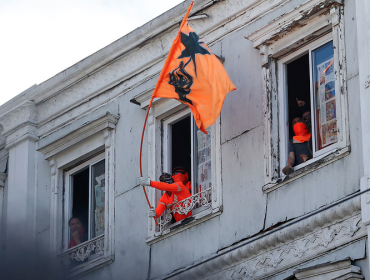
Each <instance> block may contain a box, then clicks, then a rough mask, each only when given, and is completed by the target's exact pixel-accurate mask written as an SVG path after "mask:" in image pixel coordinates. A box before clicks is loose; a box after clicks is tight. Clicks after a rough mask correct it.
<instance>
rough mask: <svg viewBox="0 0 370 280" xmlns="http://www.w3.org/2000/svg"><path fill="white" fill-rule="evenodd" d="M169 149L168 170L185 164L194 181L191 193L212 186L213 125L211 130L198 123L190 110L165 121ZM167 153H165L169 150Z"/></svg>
mask: <svg viewBox="0 0 370 280" xmlns="http://www.w3.org/2000/svg"><path fill="white" fill-rule="evenodd" d="M163 128H164V135H166V136H167V137H165V138H164V139H165V141H164V143H163V147H164V149H165V150H166V152H165V153H166V154H167V157H166V160H167V162H165V165H164V166H166V170H168V172H171V170H172V169H173V168H174V167H177V166H183V167H185V168H186V170H188V173H189V178H190V180H191V183H192V189H191V193H192V194H196V193H199V192H202V191H204V190H206V189H209V188H212V147H211V141H212V140H211V139H212V138H211V134H212V131H211V127H209V128H208V129H207V132H208V134H205V133H203V132H201V131H200V130H199V129H198V127H197V126H196V125H195V121H194V118H193V116H192V115H191V113H190V111H189V110H186V111H184V112H181V113H179V114H176V115H174V116H172V117H170V118H168V119H166V120H164V121H163ZM165 153H164V154H165Z"/></svg>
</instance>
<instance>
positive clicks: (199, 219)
mask: <svg viewBox="0 0 370 280" xmlns="http://www.w3.org/2000/svg"><path fill="white" fill-rule="evenodd" d="M221 213H222V206H220V207H217V208H215V209H212V208H211V207H209V208H206V209H204V210H203V211H201V212H199V213H197V214H195V215H193V216H192V217H189V218H187V219H185V220H182V221H180V222H177V223H174V224H173V225H171V227H170V228H169V229H168V230H166V231H164V232H163V233H159V232H158V233H155V234H154V235H152V236H149V237H148V238H147V239H146V243H148V245H151V244H154V243H157V242H159V241H161V240H163V239H166V238H168V237H170V236H172V235H175V234H177V233H179V232H182V231H184V230H186V229H188V228H191V227H193V226H196V225H198V224H200V223H203V222H204V221H206V220H209V219H212V218H214V217H216V216H218V215H220V214H221Z"/></svg>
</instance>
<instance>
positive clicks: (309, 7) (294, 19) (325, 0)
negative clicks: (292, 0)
mask: <svg viewBox="0 0 370 280" xmlns="http://www.w3.org/2000/svg"><path fill="white" fill-rule="evenodd" d="M333 4H340V5H342V4H343V0H310V1H307V2H306V3H304V4H303V5H301V6H299V7H295V8H294V9H293V10H291V11H290V12H289V13H285V14H284V15H282V16H281V17H279V18H277V19H275V20H274V21H273V22H269V23H268V24H267V25H265V26H263V27H261V28H259V29H257V30H256V31H255V32H253V33H251V34H248V35H246V36H245V38H246V39H248V40H250V41H252V42H253V46H254V47H255V48H260V47H261V45H263V44H267V45H269V44H270V43H271V42H274V40H275V37H276V36H279V37H282V36H283V35H284V34H286V33H287V32H289V31H290V30H292V29H294V28H297V27H303V26H305V25H306V23H307V21H309V20H310V19H312V18H314V17H317V16H319V15H321V14H323V13H325V12H328V11H329V10H330V7H331V6H332V5H333Z"/></svg>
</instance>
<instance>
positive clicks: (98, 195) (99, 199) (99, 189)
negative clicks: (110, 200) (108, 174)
mask: <svg viewBox="0 0 370 280" xmlns="http://www.w3.org/2000/svg"><path fill="white" fill-rule="evenodd" d="M95 180H96V181H97V182H98V184H97V185H95V187H94V189H95V207H96V208H101V207H103V206H104V201H105V174H103V175H100V176H98V177H96V178H95Z"/></svg>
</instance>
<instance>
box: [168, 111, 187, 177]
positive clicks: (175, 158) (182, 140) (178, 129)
mask: <svg viewBox="0 0 370 280" xmlns="http://www.w3.org/2000/svg"><path fill="white" fill-rule="evenodd" d="M190 121H191V119H190V116H188V117H186V118H184V119H182V120H181V121H178V122H176V123H175V124H173V125H172V139H171V140H172V143H171V146H172V150H171V157H172V158H171V161H172V168H174V167H176V166H183V167H184V168H186V170H187V171H188V174H189V180H190V178H191V123H190ZM165 171H166V170H165ZM167 172H169V173H171V172H172V170H168V171H167Z"/></svg>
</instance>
